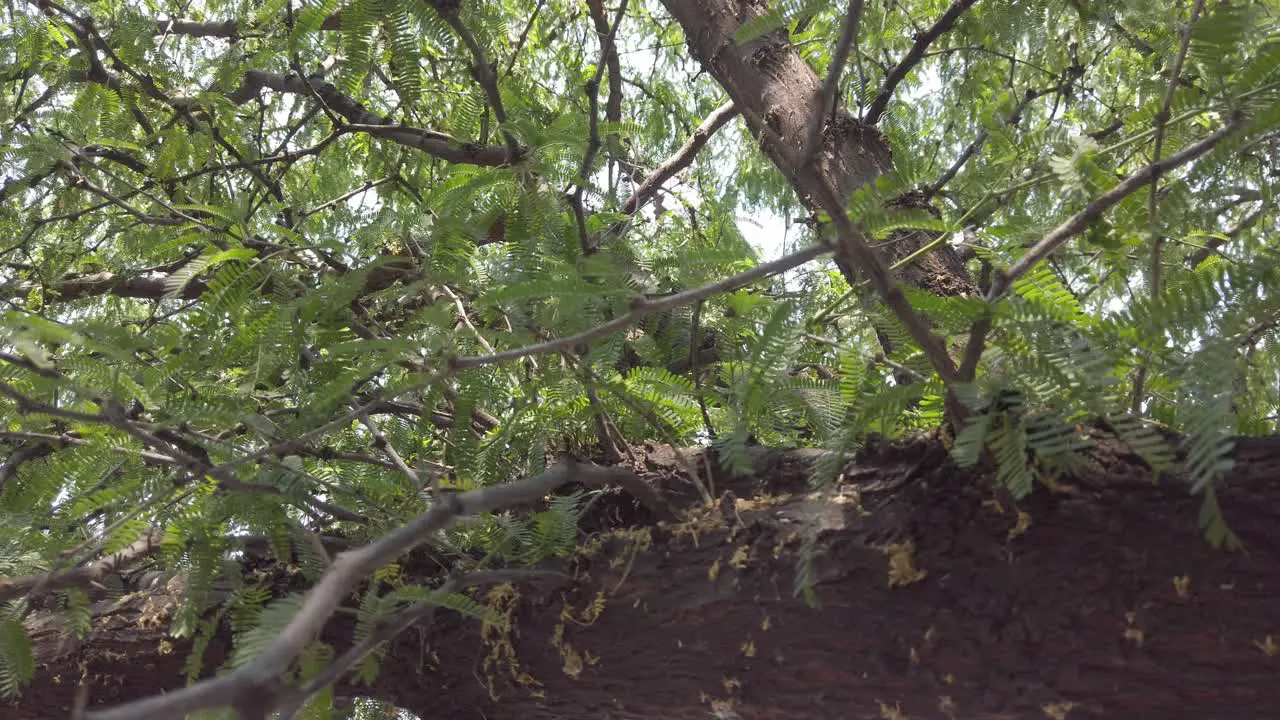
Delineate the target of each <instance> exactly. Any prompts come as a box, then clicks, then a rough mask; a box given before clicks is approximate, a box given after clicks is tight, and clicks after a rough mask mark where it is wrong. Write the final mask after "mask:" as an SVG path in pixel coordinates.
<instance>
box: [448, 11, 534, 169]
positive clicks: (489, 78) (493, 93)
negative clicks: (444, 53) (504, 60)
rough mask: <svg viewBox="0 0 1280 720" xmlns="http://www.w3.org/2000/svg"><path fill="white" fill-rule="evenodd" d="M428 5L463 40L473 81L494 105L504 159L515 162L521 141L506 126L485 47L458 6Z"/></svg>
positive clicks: (505, 113) (490, 103)
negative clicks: (472, 62)
mask: <svg viewBox="0 0 1280 720" xmlns="http://www.w3.org/2000/svg"><path fill="white" fill-rule="evenodd" d="M431 6H432V7H434V8H435V9H436V12H438V13H440V16H441V17H443V18H444V20H445V22H447V23H449V27H451V28H453V31H454V32H455V33H457V35H458V37H459V38H460V39H461V40H462V44H463V45H466V46H467V50H468V51H469V52H470V53H471V57H472V59H473V60H474V61H475V62H474V64H473V66H472V74H473V75H474V77H475V79H476V82H477V83H479V84H480V89H482V90H484V94H485V97H486V98H488V100H489V106H490V107H492V108H493V117H494V119H496V120H497V121H498V126H499V130H500V132H501V133H502V137H503V139H504V140H506V144H507V163H508V164H514V163H515V161H516V158H518V157H519V156H520V143H518V142H516V138H515V136H514V135H512V134H511V131H510V130H509V129H508V128H506V127H505V126H506V124H507V111H506V110H505V109H504V108H503V105H502V92H501V90H499V89H498V74H497V71H496V70H495V67H494V66H493V65H492V64H490V63H489V59H488V58H487V57H485V54H484V48H482V47H480V43H478V42H476V37H475V35H473V34H472V33H471V30H470V29H468V28H467V26H466V25H463V24H462V18H461V17H460V16H459V12H458V9H459V6H458V5H455V4H451V3H439V2H438V3H431Z"/></svg>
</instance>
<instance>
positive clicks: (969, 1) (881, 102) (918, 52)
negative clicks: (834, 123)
mask: <svg viewBox="0 0 1280 720" xmlns="http://www.w3.org/2000/svg"><path fill="white" fill-rule="evenodd" d="M976 2H978V0H956V1H955V2H953V3H951V7H949V8H947V11H946V12H945V13H943V14H942V17H940V18H938V21H937V22H935V23H934V24H933V27H931V28H929V29H928V30H925V31H924V32H923V33H921V34H919V35H917V36H916V41H915V44H913V45H912V46H911V50H910V51H909V52H907V55H906V57H904V58H902V61H901V62H899V63H898V64H897V65H895V66H893V69H892V70H890V71H889V75H888V76H887V77H885V79H884V84H883V85H881V86H880V92H878V93H876V97H875V99H874V100H872V101H871V106H870V107H868V108H867V114H866V115H865V116H864V117H863V118H862V119H863V122H865V123H867V124H868V125H875V124H876V123H877V122H878V121H879V120H880V116H881V115H883V114H884V111H885V109H886V108H888V107H889V101H890V100H892V99H893V93H894V91H895V90H897V89H898V85H899V84H901V83H902V81H903V80H905V79H906V77H907V75H908V74H909V73H910V72H911V71H912V70H914V69H915V67H916V65H919V64H920V61H921V60H923V59H924V53H925V50H927V49H929V45H930V44H932V43H933V41H934V40H937V39H938V38H939V37H941V36H942V34H943V33H945V32H946V31H948V30H950V29H951V26H952V25H955V23H956V20H959V19H960V16H961V15H963V14H964V12H965V11H966V10H968V9H969V8H971V7H973V5H974V3H976Z"/></svg>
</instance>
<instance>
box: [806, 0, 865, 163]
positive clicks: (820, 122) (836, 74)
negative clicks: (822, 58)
mask: <svg viewBox="0 0 1280 720" xmlns="http://www.w3.org/2000/svg"><path fill="white" fill-rule="evenodd" d="M860 19H862V0H849V10H848V11H847V12H846V14H845V19H844V30H842V31H841V33H840V40H839V41H838V42H837V43H836V49H835V52H833V53H831V67H829V68H827V79H826V80H825V81H824V82H823V83H822V99H821V100H820V101H819V102H818V111H817V112H815V113H814V115H813V118H812V119H810V120H809V127H808V130H806V131H805V137H804V144H803V145H802V146H801V150H800V167H802V168H803V167H806V166H808V165H809V163H810V162H811V161H812V160H813V156H814V154H815V153H817V152H818V138H819V136H820V135H821V133H822V128H823V127H824V126H825V125H826V118H827V116H828V115H831V116H832V117H834V114H835V109H836V91H837V90H839V89H840V73H841V72H843V71H844V64H845V63H846V62H848V61H849V50H850V49H851V48H852V47H853V43H854V40H856V39H857V38H858V21H859V20H860Z"/></svg>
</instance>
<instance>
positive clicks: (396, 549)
mask: <svg viewBox="0 0 1280 720" xmlns="http://www.w3.org/2000/svg"><path fill="white" fill-rule="evenodd" d="M571 482H581V483H583V484H585V485H588V486H591V487H601V486H604V485H607V484H609V483H618V484H620V485H622V486H623V488H624V489H626V490H628V491H629V492H632V493H633V494H635V493H636V492H637V491H638V492H639V494H638V495H637V497H638V499H640V500H641V502H645V503H646V504H649V502H650V501H651V500H652V499H653V498H654V497H656V493H654V491H653V490H652V488H649V486H648V485H646V484H645V482H644V481H643V480H641V479H640V478H639V477H638V476H636V475H635V474H634V473H632V472H631V471H630V470H625V469H622V468H605V467H600V466H597V465H578V464H577V463H574V462H573V461H571V460H565V461H562V462H560V463H559V464H557V465H555V466H554V467H552V468H551V469H549V470H547V471H546V472H544V473H542V474H540V475H535V476H532V477H529V478H526V479H524V480H520V481H518V482H514V483H510V484H507V485H496V486H492V487H486V488H482V489H479V490H472V491H470V492H466V493H459V494H456V495H446V498H445V500H444V501H442V502H440V503H439V504H437V505H435V506H434V507H432V508H431V509H430V510H428V511H427V512H426V513H423V514H422V515H419V516H418V517H417V518H415V519H413V520H411V521H409V522H408V523H406V524H405V525H403V526H401V527H399V528H397V529H395V530H393V531H391V532H389V533H387V534H386V535H384V536H382V538H381V539H379V540H376V541H374V542H372V543H370V544H368V545H364V546H362V547H360V548H357V549H355V550H351V551H349V552H345V553H342V554H341V555H339V556H337V557H336V558H335V559H334V561H333V564H332V565H330V566H329V569H328V570H327V571H326V572H325V574H324V576H323V577H322V578H321V579H320V581H319V582H318V583H316V585H315V586H314V587H313V588H312V589H311V590H310V591H309V592H308V593H307V595H306V599H305V600H304V602H303V605H302V607H301V608H300V609H299V610H298V612H297V614H296V615H294V617H293V619H292V620H290V621H289V624H288V625H286V626H285V627H284V629H283V630H281V631H280V633H279V634H278V635H277V636H276V638H275V641H274V642H273V643H272V644H271V646H270V647H269V648H267V650H266V651H265V652H263V653H262V654H261V655H258V656H257V657H256V658H254V659H253V660H252V661H251V662H249V663H247V664H245V665H242V666H240V667H239V668H238V669H236V670H234V671H232V672H229V673H227V674H225V675H220V676H218V677H215V678H211V679H209V680H205V681H202V682H198V683H195V684H193V685H189V686H187V687H185V688H183V689H181V690H177V691H174V692H171V693H167V694H164V695H158V696H154V697H149V698H145V699H143V700H139V701H136V702H132V703H128V704H125V705H120V706H117V707H114V708H111V709H108V710H101V711H96V712H89V713H86V715H85V717H86V720H133V719H134V718H148V719H149V720H170V719H172V720H178V719H179V718H182V717H185V716H186V715H187V714H189V713H192V712H195V711H197V710H202V709H206V708H216V707H227V706H237V707H238V706H241V705H243V704H245V703H246V702H247V699H249V698H252V700H253V702H254V704H255V705H257V706H258V707H259V708H264V707H265V709H266V711H267V713H269V712H270V710H272V709H274V708H275V707H278V706H279V705H280V703H282V702H284V701H286V700H287V697H288V695H289V691H288V690H287V689H286V688H284V687H283V686H282V685H281V684H280V682H279V680H278V679H277V678H278V676H279V675H280V673H282V672H283V671H284V670H285V669H286V668H288V666H289V665H290V664H291V663H292V662H293V661H294V660H295V659H296V658H297V657H298V655H300V654H301V653H302V651H303V650H304V649H306V647H307V645H309V644H310V643H311V641H312V640H313V639H314V638H315V637H316V636H318V635H319V633H320V631H321V630H322V629H323V628H324V626H325V624H326V623H327V622H328V620H329V617H330V616H331V615H332V614H333V613H334V611H335V610H337V608H338V606H339V605H340V604H341V602H342V600H343V599H344V598H345V597H346V596H347V594H348V593H349V592H350V590H351V588H352V587H353V586H354V585H355V584H356V583H357V582H359V581H360V580H361V579H363V578H364V577H366V576H367V575H368V574H369V573H371V572H373V571H374V570H376V569H377V568H379V567H381V566H383V565H385V564H387V563H388V562H391V561H392V560H395V559H396V558H397V557H400V556H401V555H403V554H404V553H405V552H408V551H409V550H412V549H413V548H415V547H417V546H419V545H421V544H422V543H424V542H426V541H427V540H428V539H429V538H430V537H431V536H432V535H434V534H435V533H437V532H439V531H441V530H444V529H446V528H448V527H449V526H451V525H453V524H454V523H455V522H457V521H458V520H459V519H461V518H463V517H467V516H470V515H478V514H481V513H488V512H493V511H495V510H500V509H502V508H506V507H511V506H514V505H519V504H521V503H527V502H532V501H534V500H536V499H537V498H539V497H542V496H543V495H545V494H547V493H549V492H551V491H553V490H555V489H556V488H559V487H560V486H562V485H566V484H568V483H571ZM646 491H647V492H646ZM659 502H660V500H659ZM653 509H654V510H655V511H656V512H657V513H658V514H659V515H660V516H662V517H668V518H669V517H671V511H670V509H669V508H668V507H667V506H666V505H665V503H662V504H659V505H656V506H653ZM264 714H265V713H264Z"/></svg>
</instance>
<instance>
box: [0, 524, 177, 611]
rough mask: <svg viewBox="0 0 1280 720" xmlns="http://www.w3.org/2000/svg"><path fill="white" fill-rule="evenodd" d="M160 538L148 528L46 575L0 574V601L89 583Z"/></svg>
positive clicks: (143, 554) (132, 559)
mask: <svg viewBox="0 0 1280 720" xmlns="http://www.w3.org/2000/svg"><path fill="white" fill-rule="evenodd" d="M160 540H161V537H160V534H159V533H156V532H152V533H148V534H146V535H143V536H142V537H140V538H138V539H137V540H135V541H134V542H133V543H131V544H130V545H129V546H128V547H125V548H124V549H122V550H120V551H118V552H115V553H112V554H111V555H108V556H106V557H104V558H102V559H100V560H95V561H94V562H91V563H89V564H87V565H81V566H80V567H77V568H72V569H70V570H61V571H58V572H54V573H50V574H46V575H27V576H25V577H19V578H0V602H3V601H7V600H13V599H16V598H20V597H24V596H26V595H28V594H30V593H31V592H33V591H36V590H41V591H49V590H65V589H68V588H86V587H89V586H90V585H92V584H93V583H95V582H98V581H100V580H102V579H103V578H104V577H106V576H107V575H110V574H111V573H112V572H114V571H115V570H116V569H118V568H121V567H124V566H126V565H129V564H130V563H134V562H137V561H138V560H141V559H142V558H145V557H147V556H148V555H150V554H151V553H153V552H155V551H156V550H157V549H158V548H159V547H160Z"/></svg>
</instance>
